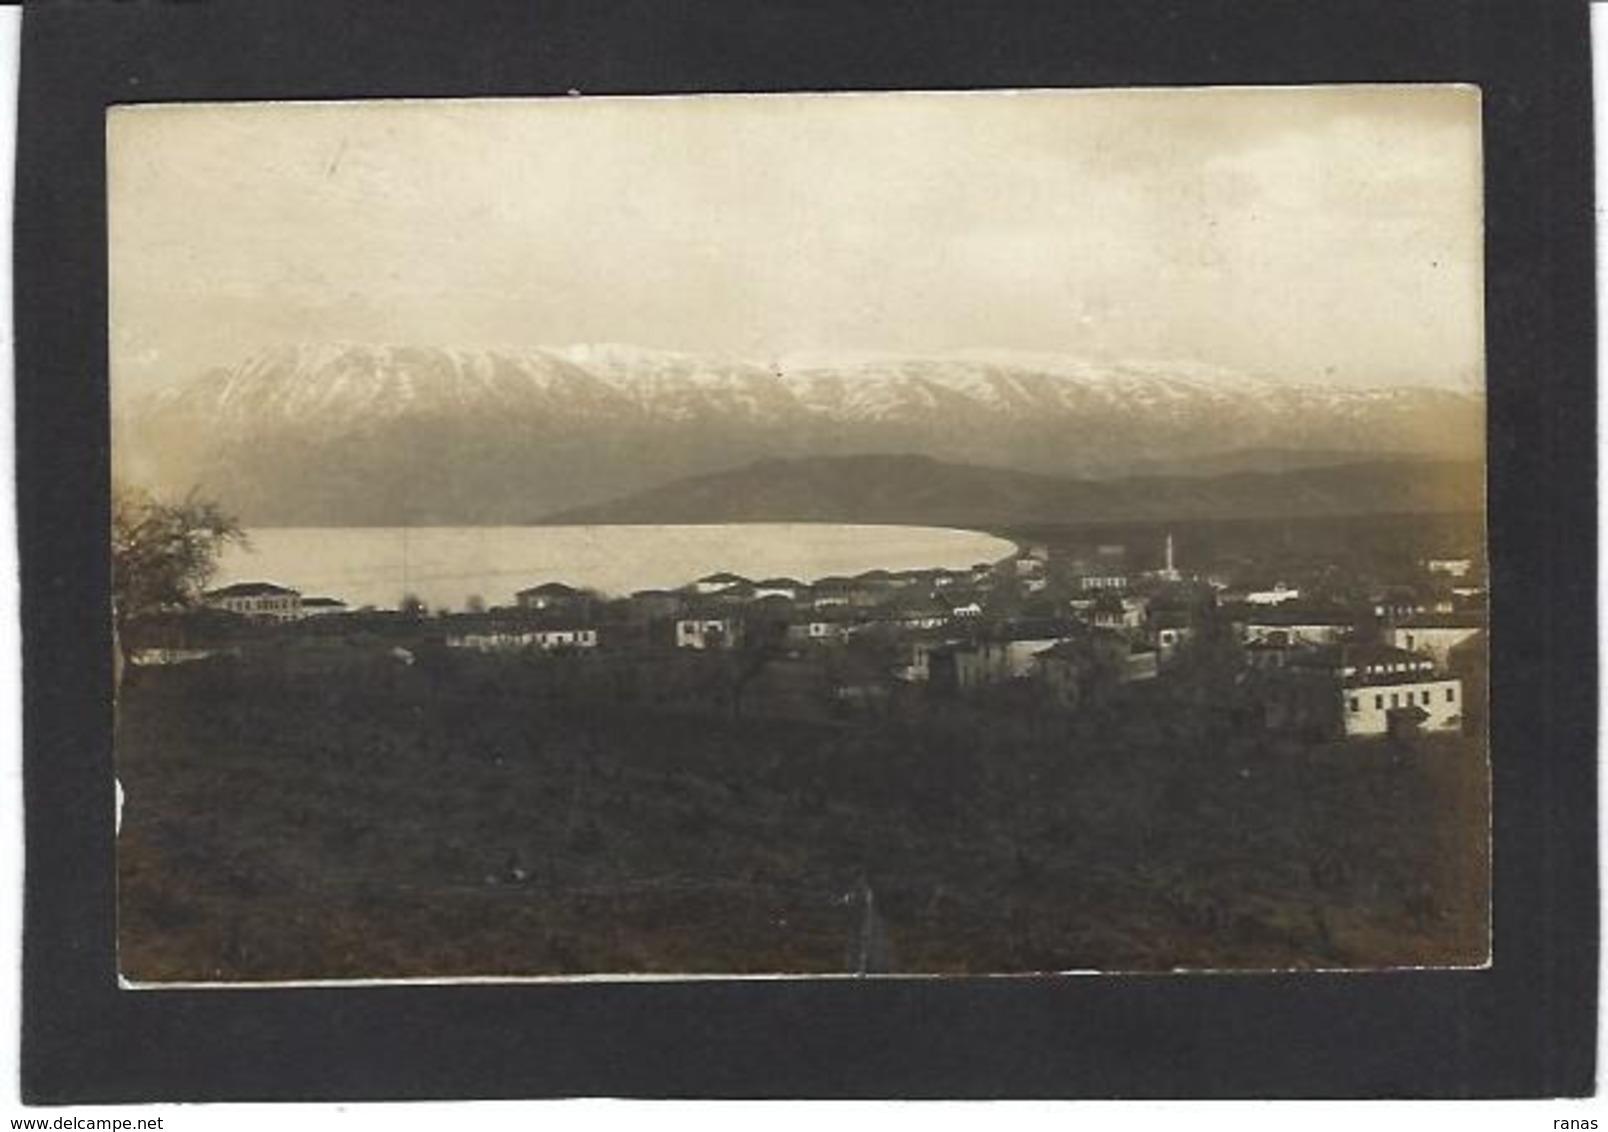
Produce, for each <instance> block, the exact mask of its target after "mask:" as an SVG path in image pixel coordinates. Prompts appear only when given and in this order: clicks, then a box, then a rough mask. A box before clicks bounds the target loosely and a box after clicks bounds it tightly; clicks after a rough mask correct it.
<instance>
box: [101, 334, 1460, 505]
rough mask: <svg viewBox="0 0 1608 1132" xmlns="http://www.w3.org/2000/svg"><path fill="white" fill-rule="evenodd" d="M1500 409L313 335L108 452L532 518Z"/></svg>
mask: <svg viewBox="0 0 1608 1132" xmlns="http://www.w3.org/2000/svg"><path fill="white" fill-rule="evenodd" d="M1483 424H1484V403H1483V399H1482V398H1480V397H1478V396H1476V395H1472V394H1465V393H1458V392H1451V391H1444V390H1435V389H1427V388H1415V387H1393V388H1382V389H1350V388H1329V387H1321V386H1313V385H1299V384H1288V383H1281V382H1278V381H1274V380H1270V379H1267V378H1262V377H1255V376H1251V375H1245V374H1240V373H1236V372H1233V371H1230V370H1226V369H1223V368H1220V367H1215V366H1210V365H1205V364H1201V363H1194V362H1128V363H1102V362H1091V361H1086V360H1082V359H1076V358H1066V357H1060V356H1056V355H1040V354H1017V353H1010V352H1001V351H971V352H965V353H961V354H957V355H951V356H945V357H934V358H921V357H893V356H879V355H862V356H852V357H833V356H829V355H818V354H799V355H792V356H787V357H783V358H781V359H778V360H776V361H774V362H753V361H746V360H739V359H729V358H719V357H706V356H700V355H692V354H682V353H673V352H668V351H660V350H648V349H642V348H638V347H632V346H624V345H583V346H565V347H554V348H546V349H526V350H517V351H513V350H490V349H448V348H442V347H408V346H370V345H344V344H334V345H325V344H320V345H306V346H296V347H286V348H276V349H270V350H265V351H262V352H259V353H257V354H254V355H252V356H250V357H248V358H246V359H245V360H244V361H242V362H240V363H239V364H238V365H236V366H234V367H233V368H231V369H219V370H213V371H210V372H208V373H206V374H203V375H201V376H200V377H198V378H196V379H194V380H192V381H189V382H185V383H181V384H176V385H173V386H170V387H168V388H165V389H163V390H161V391H159V392H156V393H154V394H150V395H147V396H144V397H141V398H138V399H135V400H131V401H129V402H127V403H123V404H119V405H117V406H116V413H115V432H114V439H115V446H114V460H115V462H116V465H117V466H118V468H119V471H120V473H121V474H124V475H127V476H129V477H130V478H134V479H139V480H142V481H144V482H148V483H151V484H152V485H153V486H156V487H159V488H164V489H176V488H185V487H188V486H192V485H197V484H198V485H200V486H201V487H202V488H203V489H204V490H206V491H209V492H211V493H213V494H216V495H219V496H220V497H221V498H222V499H223V500H224V502H225V503H226V504H228V505H230V506H233V507H234V508H236V509H237V510H238V511H239V512H240V513H241V514H242V515H243V516H244V517H245V518H246V520H247V521H248V522H255V523H343V524H357V523H365V522H396V521H403V520H407V521H419V522H524V521H528V520H530V519H533V518H536V517H539V516H540V515H542V514H544V513H546V512H550V511H555V510H561V509H564V508H568V507H574V506H578V505H581V504H587V503H592V502H596V501H599V500H603V499H607V498H610V497H612V496H616V495H620V494H624V493H627V492H632V491H637V490H640V489H643V488H646V487H651V486H653V485H655V484H657V483H662V482H665V481H667V480H669V479H672V478H675V477H679V476H686V475H696V474H700V473H705V472H711V471H719V470H722V469H725V468H732V467H737V466H740V465H742V464H744V463H747V462H749V461H751V460H755V459H762V458H769V457H778V456H780V457H798V456H821V455H825V456H832V455H847V454H861V453H915V454H920V455H927V456H933V457H937V458H940V459H946V460H955V461H961V462H969V463H975V464H985V465H991V466H996V467H1002V468H1014V469H1019V470H1024V471H1033V472H1041V473H1050V474H1058V475H1078V476H1087V477H1100V476H1107V475H1120V474H1128V473H1132V472H1135V471H1142V470H1145V469H1147V468H1153V467H1158V466H1166V467H1168V468H1169V469H1174V468H1176V467H1177V466H1180V461H1183V462H1185V463H1187V462H1188V461H1189V460H1191V459H1197V458H1198V459H1203V460H1208V461H1209V460H1211V459H1213V458H1216V459H1221V458H1223V457H1224V455H1225V454H1228V453H1234V452H1237V451H1243V450H1251V449H1254V450H1260V451H1264V452H1267V451H1278V452H1285V453H1289V454H1291V455H1290V456H1289V458H1290V459H1291V460H1293V461H1294V462H1296V463H1300V462H1302V460H1301V457H1300V456H1299V455H1298V453H1300V452H1302V451H1303V450H1305V451H1306V452H1308V453H1309V454H1311V453H1316V452H1322V453H1334V454H1339V455H1340V456H1344V457H1346V458H1368V457H1369V456H1370V455H1378V454H1389V455H1392V456H1397V455H1402V454H1413V455H1419V454H1421V455H1431V456H1442V457H1445V456H1451V457H1475V456H1477V455H1478V453H1479V451H1480V446H1481V443H1482V438H1483ZM1317 459H1319V457H1317V456H1312V457H1311V458H1310V459H1308V460H1307V461H1305V462H1309V463H1310V462H1312V461H1313V460H1317Z"/></svg>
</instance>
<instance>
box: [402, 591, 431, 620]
mask: <svg viewBox="0 0 1608 1132" xmlns="http://www.w3.org/2000/svg"><path fill="white" fill-rule="evenodd" d="M397 608H398V609H399V610H400V611H401V613H402V615H403V616H404V617H414V618H422V617H424V616H425V615H427V614H428V613H429V612H430V607H429V606H428V605H425V604H424V599H423V598H421V597H420V596H419V595H418V594H415V593H405V594H403V595H402V604H401V605H399V606H398V607H397Z"/></svg>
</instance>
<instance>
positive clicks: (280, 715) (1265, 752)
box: [118, 644, 1489, 981]
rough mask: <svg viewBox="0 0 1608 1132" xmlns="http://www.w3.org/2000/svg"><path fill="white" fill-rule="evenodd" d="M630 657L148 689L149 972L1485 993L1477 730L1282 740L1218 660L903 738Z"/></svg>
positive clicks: (885, 718)
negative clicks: (1296, 983) (645, 682)
mask: <svg viewBox="0 0 1608 1132" xmlns="http://www.w3.org/2000/svg"><path fill="white" fill-rule="evenodd" d="M331 655H335V656H336V659H333V660H332V659H331ZM599 663H601V662H598V661H595V660H592V659H588V658H579V657H472V656H460V655H451V656H448V655H444V654H443V655H435V656H432V655H429V654H421V655H420V656H419V657H418V661H417V663H411V664H410V663H403V662H402V660H401V659H399V658H398V657H397V656H395V655H393V654H392V653H391V652H390V650H389V647H387V646H385V645H384V644H377V645H374V646H372V647H364V648H357V647H354V648H350V649H345V650H335V651H334V653H333V654H332V652H331V650H328V649H326V650H324V651H322V652H320V651H318V650H315V649H313V648H311V647H310V646H309V647H306V648H296V647H288V648H285V649H282V650H279V651H278V652H276V653H274V654H272V655H266V654H265V655H257V654H255V653H253V652H251V651H250V650H248V651H247V652H246V653H245V654H244V655H242V656H238V657H232V658H230V657H220V658H214V659H212V660H208V661H203V662H199V663H194V664H188V665H180V666H175V667H169V668H160V669H156V668H153V669H144V670H140V671H136V672H132V673H131V675H130V677H129V680H128V682H127V683H126V685H125V687H124V690H123V702H122V706H121V712H120V720H119V755H118V762H119V774H120V776H121V781H122V783H123V785H124V788H125V790H126V796H127V802H126V808H125V811H124V817H123V832H122V837H121V842H120V853H119V866H120V901H121V909H120V918H121V923H120V948H121V963H122V968H123V972H124V974H125V975H127V976H128V977H130V978H133V979H136V980H163V981H165V980H215V979H226V980H235V979H244V980H265V979H309V978H348V977H398V976H462V975H545V974H572V973H585V972H686V973H744V972H852V971H858V970H862V969H864V970H872V971H875V970H893V971H909V972H1028V971H1052V970H1069V969H1091V968H1098V969H1105V970H1117V969H1121V970H1166V969H1171V968H1174V967H1187V968H1197V969H1198V968H1267V967H1278V968H1287V967H1300V968H1309V967H1374V966H1400V965H1441V964H1479V963H1483V962H1484V961H1485V957H1486V940H1487V921H1486V906H1487V905H1486V894H1487V860H1486V845H1487V815H1488V812H1489V810H1488V796H1487V766H1486V759H1485V756H1484V746H1483V739H1481V738H1480V737H1478V736H1464V735H1449V736H1415V737H1410V738H1404V739H1401V740H1395V741H1386V740H1371V741H1351V742H1340V743H1327V744H1311V743H1299V742H1296V741H1294V740H1292V739H1290V738H1287V737H1275V736H1272V735H1270V734H1268V733H1266V732H1264V731H1262V730H1260V729H1258V728H1255V727H1248V726H1245V725H1244V723H1243V721H1242V720H1239V719H1237V718H1236V715H1235V711H1234V702H1233V697H1232V692H1231V690H1230V689H1228V688H1227V687H1226V686H1225V684H1224V680H1225V679H1226V677H1225V676H1224V675H1223V673H1222V670H1221V669H1220V668H1215V667H1213V666H1211V665H1205V664H1203V665H1199V666H1196V667H1193V668H1191V667H1186V668H1184V669H1182V670H1181V671H1179V672H1178V673H1177V674H1175V675H1173V676H1170V677H1169V678H1167V679H1163V680H1158V681H1153V682H1150V683H1148V684H1139V685H1132V686H1128V687H1124V688H1121V689H1118V690H1117V691H1116V693H1115V694H1113V695H1112V696H1110V697H1109V698H1107V699H1105V700H1103V701H1101V702H1099V703H1096V704H1092V705H1089V706H1087V707H1085V708H1083V709H1081V710H1079V711H1078V712H1075V713H1072V712H1066V711H1060V710H1056V709H1055V708H1054V707H1053V706H1052V705H1049V704H1047V703H1044V702H1041V701H1039V700H1037V699H1034V698H1032V697H1022V696H1018V695H1015V694H1013V693H1011V692H1010V690H1006V689H1002V690H1001V694H1000V695H999V696H990V697H984V698H982V699H973V700H965V701H960V700H952V701H939V700H935V699H933V698H931V697H930V696H928V695H926V694H925V693H924V692H922V691H921V690H917V689H912V691H911V695H910V696H908V697H905V698H904V699H903V700H897V699H896V700H895V701H894V702H891V703H886V704H880V705H877V708H876V711H875V713H874V715H873V714H866V713H865V711H864V709H861V708H853V709H851V708H849V707H847V706H844V707H841V708H839V709H837V710H821V711H818V712H813V713H811V712H808V711H794V712H790V713H789V712H783V711H782V710H781V707H780V706H779V705H782V704H783V703H784V702H789V701H788V700H787V696H786V695H785V694H784V692H783V691H781V690H778V691H776V693H775V697H774V705H777V708H776V711H775V712H771V711H770V710H768V706H767V705H768V704H770V703H771V702H772V701H770V700H767V694H768V693H767V692H766V691H765V688H764V683H765V681H766V680H768V679H771V678H772V677H771V674H768V673H767V674H762V675H761V678H760V679H758V680H754V681H748V685H749V688H748V692H747V694H746V695H745V697H744V703H743V704H742V705H740V706H741V708H742V710H740V711H739V710H737V708H738V706H739V705H736V704H734V703H732V702H730V697H729V696H727V697H726V698H725V699H724V700H723V699H722V695H723V693H722V689H725V690H726V691H729V690H730V688H731V687H733V685H732V682H731V680H730V679H729V676H730V673H728V672H724V671H723V670H720V669H719V667H718V666H721V665H729V664H730V663H732V662H731V661H730V659H729V658H722V657H718V656H713V655H702V654H700V655H695V656H693V655H689V656H683V657H679V658H677V659H676V661H675V664H676V665H677V666H679V667H678V672H677V676H678V679H679V683H678V684H677V685H676V689H677V690H676V692H675V694H673V695H631V696H622V695H621V689H620V687H618V686H611V683H610V682H611V679H612V678H611V677H610V676H609V674H608V673H607V671H606V670H604V669H601V668H596V667H594V668H591V669H588V668H587V667H586V666H587V665H597V664H599ZM577 673H583V674H589V675H585V676H584V678H583V679H582V680H581V681H580V682H579V683H577V676H576V674H577ZM795 676H797V674H796V673H795ZM795 683H801V684H802V685H806V686H807V685H808V679H807V674H806V675H805V676H802V677H798V679H797V680H795ZM700 689H703V690H704V692H707V693H708V694H707V696H703V693H701V692H700ZM795 691H796V689H795ZM793 699H794V701H796V702H799V703H804V702H808V699H809V697H808V695H807V694H806V692H799V693H798V694H797V695H795V696H794V697H793ZM868 904H869V905H870V906H871V907H869V908H868Z"/></svg>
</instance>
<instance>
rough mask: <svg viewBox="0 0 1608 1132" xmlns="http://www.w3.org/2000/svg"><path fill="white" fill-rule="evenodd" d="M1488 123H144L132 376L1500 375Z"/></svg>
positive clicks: (1048, 113)
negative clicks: (1062, 370)
mask: <svg viewBox="0 0 1608 1132" xmlns="http://www.w3.org/2000/svg"><path fill="white" fill-rule="evenodd" d="M1479 113H1480V112H1479V96H1478V92H1477V91H1476V90H1474V89H1473V88H1469V87H1450V86H1384V87H1380V86H1374V87H1357V86H1351V87H1308V88H1216V89H1195V90H1187V89H1185V90H1111V91H1078V92H1071V91H1035V92H988V93H959V94H931V93H926V94H893V95H883V94H874V95H783V96H695V97H665V98H590V97H587V98H580V97H575V98H556V99H501V100H436V101H372V102H351V103H299V104H298V103H278V104H269V103H261V104H190V105H172V106H141V107H129V108H118V109H114V110H112V111H111V112H109V114H108V125H107V135H108V139H107V140H108V184H109V200H108V214H109V223H110V239H111V245H110V255H111V263H110V267H111V288H112V292H111V327H110V331H111V341H112V366H113V385H114V389H115V390H116V392H117V393H118V394H119V395H124V394H127V393H133V392H144V391H148V390H150V389H154V388H157V387H160V386H162V385H164V384H167V383H171V382H180V381H186V380H189V379H191V378H193V377H194V376H195V375H196V374H197V373H199V372H201V371H204V370H206V369H209V368H213V367H220V366H222V367H227V366H231V365H233V364H235V363H237V362H239V361H241V360H242V359H243V358H245V357H246V356H247V355H249V354H250V353H252V352H254V351H255V350H257V349H260V348H263V347H267V346H275V345H284V344H290V343H296V342H328V341H350V342H365V343H384V344H415V345H459V346H471V347H492V346H498V347H511V348H521V347H532V346H540V345H567V344H572V343H583V342H623V343H629V344H633V345H638V346H646V347H657V348H664V349H673V350H686V351H689V352H697V353H713V354H722V355H733V356H739V357H745V358H750V359H753V360H756V361H775V360H778V359H785V358H786V357H787V356H788V355H790V354H797V353H810V354H819V353H827V354H831V353H837V352H845V353H868V352H869V353H893V354H916V355H943V354H948V353H953V352H957V351H962V350H978V349H988V350H1022V351H1035V352H1054V353H1062V354H1068V355H1072V356H1076V357H1083V358H1088V359H1093V360H1120V359H1146V360H1154V359H1170V358H1175V359H1186V360H1191V361H1205V362H1212V363H1216V364H1219V365H1223V366H1227V367H1230V368H1235V369H1243V370H1245V371H1247V372H1251V373H1255V374H1258V375H1260V376H1264V377H1275V378H1279V377H1282V378H1286V379H1290V380H1296V381H1319V382H1330V383H1334V384H1337V385H1347V386H1373V385H1394V384H1419V385H1433V386H1440V387H1448V388H1463V389H1467V388H1479V387H1481V386H1482V385H1483V361H1482V357H1483V349H1482V330H1481V328H1482V298H1481V295H1482V287H1483V282H1482V251H1481V248H1482V228H1481V201H1480V181H1481V174H1480V169H1481V162H1480V148H1479V147H1480V136H1479Z"/></svg>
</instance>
